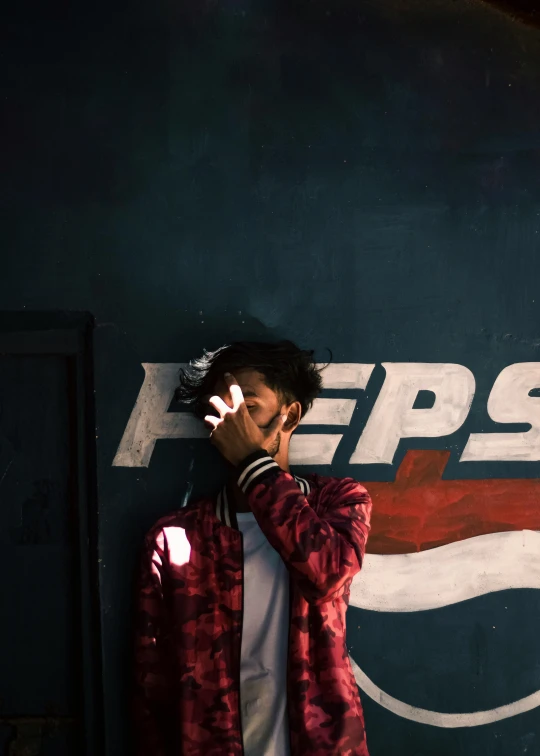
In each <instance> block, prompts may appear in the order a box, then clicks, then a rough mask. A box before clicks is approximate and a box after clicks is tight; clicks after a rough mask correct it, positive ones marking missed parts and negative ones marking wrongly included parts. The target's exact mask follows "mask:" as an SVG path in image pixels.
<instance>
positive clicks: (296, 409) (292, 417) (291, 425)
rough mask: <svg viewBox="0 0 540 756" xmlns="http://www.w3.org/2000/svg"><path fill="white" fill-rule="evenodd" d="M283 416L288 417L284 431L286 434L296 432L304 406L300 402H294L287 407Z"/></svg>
mask: <svg viewBox="0 0 540 756" xmlns="http://www.w3.org/2000/svg"><path fill="white" fill-rule="evenodd" d="M283 414H284V415H285V414H286V415H287V419H286V420H285V422H284V423H283V430H284V431H285V432H286V433H292V432H293V431H294V430H296V428H297V427H298V425H299V423H300V420H301V419H302V405H301V404H300V402H293V403H292V404H290V405H289V406H288V407H285V409H284V411H283Z"/></svg>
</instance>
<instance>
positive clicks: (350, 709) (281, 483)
mask: <svg viewBox="0 0 540 756" xmlns="http://www.w3.org/2000/svg"><path fill="white" fill-rule="evenodd" d="M237 482H238V485H239V486H240V487H241V489H242V490H243V491H244V493H245V494H246V496H247V498H248V501H249V505H250V507H251V509H252V511H253V513H254V514H255V518H256V520H257V522H258V523H259V526H260V527H261V529H262V531H263V532H264V534H265V536H266V537H267V539H268V541H269V542H270V544H271V545H272V546H273V547H274V548H275V549H276V550H277V551H278V553H279V554H280V556H281V558H282V559H283V561H284V562H285V564H286V566H287V569H288V573H289V585H290V594H289V595H290V621H289V651H288V659H287V691H286V692H287V702H288V715H289V731H290V749H291V756H338V754H339V756H368V750H367V744H366V736H365V731H364V718H363V712H362V705H361V703H360V697H359V693H358V687H357V685H356V681H355V679H354V675H353V673H352V670H351V665H350V661H349V655H348V651H347V647H346V642H345V634H346V629H345V612H346V609H347V605H348V601H349V588H350V584H351V580H352V578H353V576H354V575H355V574H356V573H357V572H358V571H359V570H360V568H361V566H362V562H363V559H364V553H365V548H366V541H367V537H368V533H369V529H370V515H371V499H370V497H369V494H368V493H367V491H366V490H365V488H363V486H361V485H360V484H359V483H357V482H356V481H355V480H353V479H352V478H342V479H339V478H331V477H325V476H321V475H316V474H311V475H308V476H307V477H306V478H298V477H296V476H293V475H291V474H289V473H287V472H285V471H284V470H282V469H281V468H280V467H279V466H278V465H277V463H276V462H274V460H273V459H272V457H270V456H269V455H268V454H267V453H266V452H265V451H258V452H255V453H254V454H252V455H250V456H249V457H248V458H247V459H246V460H244V462H243V463H242V464H241V465H240V466H239V468H238V481H237ZM233 501H234V500H233V497H232V496H230V495H229V496H227V488H226V487H225V488H224V489H222V491H220V493H219V494H218V496H217V497H216V498H215V499H202V500H199V501H195V502H192V503H189V504H188V505H187V506H186V507H184V508H183V509H180V510H179V511H177V512H174V513H173V514H169V515H167V516H166V517H163V518H161V519H160V520H159V521H158V522H157V523H156V524H155V525H154V527H153V528H152V529H151V530H150V532H149V533H148V535H147V536H146V539H145V544H144V549H143V554H142V564H141V569H140V580H139V590H138V594H137V602H138V608H137V623H136V631H135V695H134V707H133V708H134V724H135V731H136V738H137V740H136V742H137V753H138V754H139V756H243V752H244V749H243V743H242V723H241V719H240V702H239V698H240V646H241V636H242V619H243V552H242V534H241V532H240V531H239V529H238V524H237V520H236V515H235V511H234V506H233Z"/></svg>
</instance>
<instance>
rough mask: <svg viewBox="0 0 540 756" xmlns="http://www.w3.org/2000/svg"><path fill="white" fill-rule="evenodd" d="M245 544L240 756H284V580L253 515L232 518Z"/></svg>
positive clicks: (282, 570) (284, 574)
mask: <svg viewBox="0 0 540 756" xmlns="http://www.w3.org/2000/svg"><path fill="white" fill-rule="evenodd" d="M236 517H237V519H238V528H239V529H240V530H241V531H242V534H243V538H244V617H243V627H242V646H241V662H240V705H241V716H242V733H243V738H244V750H245V756H289V754H290V749H289V723H288V717H287V644H288V633H289V575H288V572H287V568H286V567H285V564H284V563H283V560H282V559H281V557H280V556H279V554H278V553H277V551H276V550H275V549H274V548H273V547H272V546H271V545H270V544H269V543H268V541H267V539H266V536H265V535H264V533H263V532H262V530H261V529H260V527H259V525H258V523H257V520H256V519H255V515H254V514H253V512H237V514H236Z"/></svg>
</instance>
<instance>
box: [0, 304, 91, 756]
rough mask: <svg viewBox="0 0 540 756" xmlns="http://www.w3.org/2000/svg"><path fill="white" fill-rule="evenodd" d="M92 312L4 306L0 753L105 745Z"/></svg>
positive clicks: (13, 755)
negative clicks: (21, 310) (32, 310)
mask: <svg viewBox="0 0 540 756" xmlns="http://www.w3.org/2000/svg"><path fill="white" fill-rule="evenodd" d="M93 325H94V323H93V318H92V316H91V315H90V314H88V313H58V314H55V313H14V312H10V313H7V312H4V313H1V312H0V571H1V581H0V584H1V586H2V588H1V589H0V614H1V617H2V622H0V669H1V674H0V753H2V754H5V756H22V755H23V754H24V756H75V755H76V756H78V755H79V754H81V756H82V755H85V756H94V754H96V755H97V754H99V753H101V752H102V745H101V743H102V736H101V733H102V726H101V721H102V718H101V714H100V712H101V694H100V690H101V684H100V680H101V675H100V670H101V664H100V640H99V606H98V587H97V549H96V531H97V527H96V519H97V507H96V482H95V475H96V473H95V469H96V465H95V431H94V427H95V423H94V399H93V393H94V392H93V380H92V333H93Z"/></svg>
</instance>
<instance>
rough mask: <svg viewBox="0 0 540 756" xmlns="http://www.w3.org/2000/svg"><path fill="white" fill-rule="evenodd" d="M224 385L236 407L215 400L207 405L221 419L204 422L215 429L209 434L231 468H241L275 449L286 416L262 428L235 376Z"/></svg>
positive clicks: (279, 417) (229, 375)
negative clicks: (257, 454)
mask: <svg viewBox="0 0 540 756" xmlns="http://www.w3.org/2000/svg"><path fill="white" fill-rule="evenodd" d="M225 382H226V383H227V385H228V387H229V391H230V394H231V398H232V401H233V406H232V407H229V405H228V404H226V403H225V402H224V401H223V399H222V398H221V397H219V396H212V397H210V399H209V400H208V401H209V403H210V404H211V405H212V406H213V407H215V408H216V410H217V411H218V412H219V414H220V417H214V416H213V415H206V417H205V418H204V419H205V422H208V423H210V424H211V425H212V426H213V428H214V430H213V431H212V432H211V434H210V441H211V443H213V444H214V446H216V447H217V449H218V451H220V452H221V454H222V455H223V456H224V457H225V459H227V460H228V461H229V462H230V463H231V464H233V465H238V464H240V462H241V461H242V460H243V459H245V458H246V457H247V456H248V455H249V454H252V453H253V452H254V451H258V450H260V449H266V450H268V449H269V448H270V447H271V446H272V444H273V443H274V441H275V439H276V438H277V435H278V433H279V431H280V430H281V428H282V427H283V423H284V422H285V420H286V419H287V415H278V417H277V418H275V419H274V420H273V421H272V422H271V423H270V425H269V426H267V427H266V428H259V426H258V425H256V423H255V422H254V421H253V420H252V419H251V417H250V414H249V410H248V408H247V407H246V404H245V402H244V395H243V394H242V389H241V388H240V386H239V385H238V383H237V382H236V379H235V378H234V376H233V375H231V374H230V373H225Z"/></svg>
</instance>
